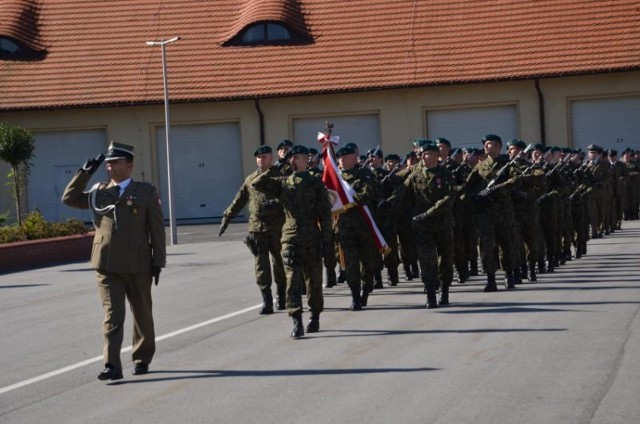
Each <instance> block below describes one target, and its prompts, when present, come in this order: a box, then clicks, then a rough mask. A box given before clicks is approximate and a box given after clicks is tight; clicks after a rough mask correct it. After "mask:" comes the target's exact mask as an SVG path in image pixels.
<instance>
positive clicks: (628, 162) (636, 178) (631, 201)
mask: <svg viewBox="0 0 640 424" xmlns="http://www.w3.org/2000/svg"><path fill="white" fill-rule="evenodd" d="M622 160H623V162H624V164H625V166H626V167H627V173H628V175H629V180H628V184H627V195H626V196H625V205H624V219H625V221H627V220H636V219H638V208H639V203H640V202H639V199H640V163H638V161H637V160H636V159H634V155H633V152H632V151H631V149H629V148H627V149H626V150H625V151H624V153H623V155H622Z"/></svg>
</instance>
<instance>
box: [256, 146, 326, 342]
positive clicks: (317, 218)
mask: <svg viewBox="0 0 640 424" xmlns="http://www.w3.org/2000/svg"><path fill="white" fill-rule="evenodd" d="M308 162H309V149H308V148H306V147H305V146H301V145H295V146H293V147H292V148H291V151H290V164H291V168H292V170H293V173H292V174H291V175H289V176H280V177H278V176H272V175H268V174H266V173H265V174H262V175H259V176H258V177H257V178H256V179H254V180H253V181H252V182H251V186H252V187H253V188H254V189H256V190H258V191H261V192H263V193H265V194H267V195H269V196H274V197H276V198H277V199H278V200H279V201H280V203H281V204H282V206H283V207H284V212H285V216H286V219H285V222H284V226H283V227H282V243H281V246H282V257H283V260H284V266H285V273H286V275H287V310H288V312H289V316H291V317H292V319H293V330H292V331H291V337H292V338H299V337H302V336H303V335H304V327H303V323H302V286H303V285H306V294H307V304H308V305H309V312H310V313H311V318H310V320H309V323H308V325H307V332H308V333H314V332H317V331H319V330H320V313H321V312H322V311H323V309H324V299H323V296H322V259H323V257H324V258H327V257H328V256H332V255H334V250H333V240H332V234H331V231H332V226H331V203H330V201H329V194H328V192H327V189H326V187H325V186H324V184H323V183H322V181H321V180H320V179H319V178H316V177H313V176H311V175H310V174H309V171H308V169H307V165H308Z"/></svg>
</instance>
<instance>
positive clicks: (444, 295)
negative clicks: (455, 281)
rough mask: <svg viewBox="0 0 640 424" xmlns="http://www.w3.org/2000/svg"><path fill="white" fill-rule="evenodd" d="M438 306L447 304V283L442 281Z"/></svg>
mask: <svg viewBox="0 0 640 424" xmlns="http://www.w3.org/2000/svg"><path fill="white" fill-rule="evenodd" d="M438 305H439V306H449V284H444V283H442V288H441V289H440V300H439V301H438Z"/></svg>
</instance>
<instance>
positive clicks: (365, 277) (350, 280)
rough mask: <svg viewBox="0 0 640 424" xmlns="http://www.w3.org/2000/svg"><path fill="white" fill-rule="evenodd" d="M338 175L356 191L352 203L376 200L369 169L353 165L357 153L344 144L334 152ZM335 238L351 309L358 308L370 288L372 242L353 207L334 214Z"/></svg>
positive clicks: (371, 202)
mask: <svg viewBox="0 0 640 424" xmlns="http://www.w3.org/2000/svg"><path fill="white" fill-rule="evenodd" d="M336 158H337V159H338V166H339V167H340V169H341V170H342V178H343V179H344V181H345V182H347V183H349V185H351V187H352V188H353V190H354V191H355V192H356V194H355V195H354V200H355V202H356V203H357V204H358V205H360V206H369V207H372V206H373V201H374V200H375V199H377V197H376V196H377V194H376V193H377V187H376V184H378V183H377V182H376V181H375V180H374V178H373V177H372V176H371V172H369V171H365V170H363V169H362V168H360V167H357V166H356V163H357V160H358V156H357V154H356V151H355V149H354V148H353V147H352V146H349V145H345V146H344V147H342V148H341V149H339V150H338V151H337V152H336ZM338 241H339V243H340V246H341V248H342V251H343V254H344V260H345V268H346V269H345V278H346V281H347V284H348V285H349V289H350V290H351V299H352V302H351V310H352V311H360V310H362V307H363V306H367V299H368V297H369V293H371V292H372V291H373V273H374V267H375V258H374V256H373V255H374V254H377V250H376V247H375V241H374V239H373V236H372V235H371V232H370V231H369V227H368V226H367V222H366V221H365V219H364V218H363V216H362V215H361V214H360V211H358V210H357V208H351V209H349V210H347V211H346V212H345V213H343V214H341V215H340V216H339V217H338Z"/></svg>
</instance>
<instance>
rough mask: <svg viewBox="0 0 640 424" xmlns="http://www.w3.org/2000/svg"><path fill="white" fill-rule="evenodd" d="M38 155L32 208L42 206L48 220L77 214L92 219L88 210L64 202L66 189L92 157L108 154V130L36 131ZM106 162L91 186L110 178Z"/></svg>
mask: <svg viewBox="0 0 640 424" xmlns="http://www.w3.org/2000/svg"><path fill="white" fill-rule="evenodd" d="M34 137H35V140H36V142H35V151H34V154H35V157H34V158H33V160H32V163H33V167H32V168H31V175H30V176H29V185H28V190H27V196H28V210H29V211H33V210H35V209H38V210H39V211H40V212H41V213H42V215H43V216H44V218H45V219H46V220H48V221H59V220H64V219H67V218H71V217H76V218H79V219H81V220H83V221H84V222H87V223H88V222H91V215H90V213H89V211H88V210H84V209H74V208H70V207H68V206H65V205H63V204H62V202H61V201H60V199H61V197H62V193H63V192H64V188H65V187H66V186H67V183H68V182H69V181H70V180H71V177H73V175H75V173H76V171H77V170H78V168H80V166H82V164H83V163H84V162H85V161H86V160H87V159H88V158H93V157H96V156H97V155H99V154H100V153H105V152H106V150H107V136H106V133H105V130H104V129H95V130H77V131H46V132H36V133H34ZM106 180H107V174H106V172H105V170H104V165H102V166H101V167H100V169H99V170H98V171H96V173H95V174H93V177H92V178H91V181H90V182H89V184H88V185H87V189H88V188H90V187H91V186H92V185H93V184H94V183H95V182H97V181H106Z"/></svg>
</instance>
